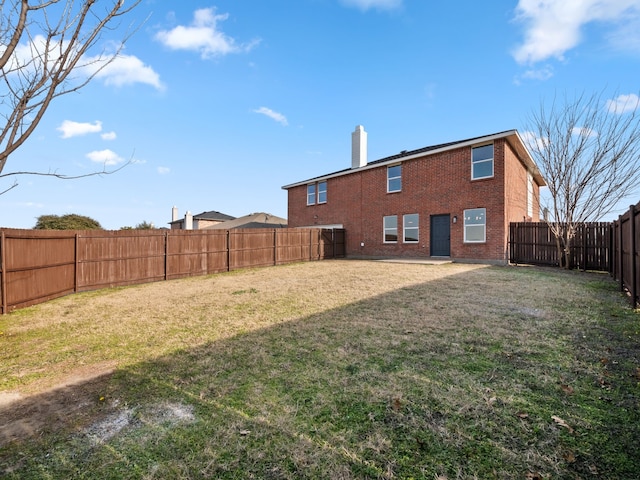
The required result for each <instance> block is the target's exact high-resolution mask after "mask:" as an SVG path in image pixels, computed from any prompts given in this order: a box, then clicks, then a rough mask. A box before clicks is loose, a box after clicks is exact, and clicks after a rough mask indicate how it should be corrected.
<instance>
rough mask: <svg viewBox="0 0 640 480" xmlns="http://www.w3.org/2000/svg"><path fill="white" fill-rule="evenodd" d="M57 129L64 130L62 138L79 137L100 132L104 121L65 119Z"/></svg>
mask: <svg viewBox="0 0 640 480" xmlns="http://www.w3.org/2000/svg"><path fill="white" fill-rule="evenodd" d="M56 130H59V131H60V132H62V135H61V137H62V138H72V137H79V136H81V135H86V134H88V133H98V132H101V131H102V122H100V121H96V122H95V123H81V122H73V121H71V120H65V121H64V122H62V125H60V126H59V127H58V128H57V129H56Z"/></svg>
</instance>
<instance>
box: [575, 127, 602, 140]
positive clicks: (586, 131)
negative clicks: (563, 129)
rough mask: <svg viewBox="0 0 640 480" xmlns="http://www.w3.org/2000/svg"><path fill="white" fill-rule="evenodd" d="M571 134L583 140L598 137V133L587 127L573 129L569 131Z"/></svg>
mask: <svg viewBox="0 0 640 480" xmlns="http://www.w3.org/2000/svg"><path fill="white" fill-rule="evenodd" d="M571 134H572V135H576V136H578V137H585V138H593V137H597V136H598V132H596V131H595V130H593V129H591V128H587V127H573V129H572V130H571Z"/></svg>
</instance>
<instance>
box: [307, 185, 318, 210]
mask: <svg viewBox="0 0 640 480" xmlns="http://www.w3.org/2000/svg"><path fill="white" fill-rule="evenodd" d="M309 187H313V197H312V196H311V195H310V194H309ZM317 193H318V187H317V186H316V184H315V183H308V184H307V206H311V205H315V204H316V195H317ZM311 198H313V201H309V200H310V199H311Z"/></svg>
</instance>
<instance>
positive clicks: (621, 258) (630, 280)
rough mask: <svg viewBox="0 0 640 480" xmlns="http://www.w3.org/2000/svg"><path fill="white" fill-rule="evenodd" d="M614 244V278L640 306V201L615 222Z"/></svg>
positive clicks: (633, 303) (635, 304) (633, 301)
mask: <svg viewBox="0 0 640 480" xmlns="http://www.w3.org/2000/svg"><path fill="white" fill-rule="evenodd" d="M613 245H614V249H615V257H614V261H613V265H612V272H611V273H612V275H613V278H615V279H616V280H618V281H619V282H620V289H621V290H626V291H627V292H629V297H630V298H629V299H630V301H631V304H632V305H633V306H634V308H635V307H640V289H639V285H640V251H639V250H640V203H638V204H637V205H635V206H634V205H631V206H630V207H629V210H628V211H627V213H625V214H624V215H621V216H620V217H619V218H618V220H616V221H615V222H613Z"/></svg>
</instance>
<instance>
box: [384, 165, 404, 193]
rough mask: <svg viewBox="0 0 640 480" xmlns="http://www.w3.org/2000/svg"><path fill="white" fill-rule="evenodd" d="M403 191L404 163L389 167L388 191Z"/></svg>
mask: <svg viewBox="0 0 640 480" xmlns="http://www.w3.org/2000/svg"><path fill="white" fill-rule="evenodd" d="M400 191H402V165H394V166H392V167H387V193H393V192H400Z"/></svg>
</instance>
